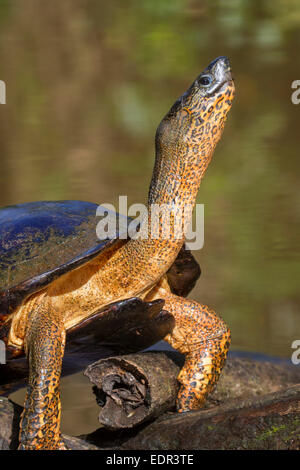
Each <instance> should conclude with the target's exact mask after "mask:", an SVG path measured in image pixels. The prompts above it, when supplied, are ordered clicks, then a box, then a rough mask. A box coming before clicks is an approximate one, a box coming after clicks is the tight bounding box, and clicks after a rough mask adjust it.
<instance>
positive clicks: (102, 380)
mask: <svg viewBox="0 0 300 470" xmlns="http://www.w3.org/2000/svg"><path fill="white" fill-rule="evenodd" d="M179 370H180V367H179V365H178V364H177V363H176V362H175V361H174V360H172V359H171V358H170V357H169V356H168V355H167V354H161V353H155V352H148V353H147V352H146V353H142V354H129V355H126V356H117V357H112V358H108V359H101V360H99V361H97V362H95V363H94V364H92V365H91V366H89V367H88V368H87V369H86V370H85V372H84V375H86V376H87V377H88V378H89V379H90V380H91V382H92V383H93V384H94V385H95V386H94V387H93V391H94V393H95V395H96V399H97V403H98V404H99V405H100V413H99V422H100V424H102V425H104V426H106V427H107V428H108V429H126V428H127V429H128V428H132V427H134V426H136V425H138V424H141V423H143V422H145V421H149V420H151V419H154V418H156V417H158V416H160V415H161V414H163V413H164V412H166V411H168V410H170V409H172V408H174V406H175V401H176V396H177V392H178V388H179V384H178V382H177V375H178V373H179Z"/></svg>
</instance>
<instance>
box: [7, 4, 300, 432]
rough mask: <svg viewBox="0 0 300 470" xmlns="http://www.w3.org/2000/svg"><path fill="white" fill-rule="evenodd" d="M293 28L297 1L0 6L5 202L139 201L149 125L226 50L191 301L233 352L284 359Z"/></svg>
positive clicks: (292, 225) (298, 38)
mask: <svg viewBox="0 0 300 470" xmlns="http://www.w3.org/2000/svg"><path fill="white" fill-rule="evenodd" d="M299 26H300V4H299V2H297V1H296V0H294V1H292V0H274V1H273V2H269V1H267V0H264V1H258V0H257V1H247V0H246V1H244V0H236V1H233V0H231V1H227V2H222V1H196V0H193V1H192V0H173V1H172V2H169V1H167V0H161V1H160V2H155V1H154V0H145V1H143V2H138V1H130V2H126V4H124V2H122V1H121V0H116V1H114V2H104V1H102V0H101V1H84V0H76V1H75V0H72V1H70V0H65V1H64V2H59V1H58V0H53V1H52V2H42V1H41V0H35V1H34V0H27V2H26V3H25V2H16V1H10V2H8V1H3V2H1V6H0V39H1V40H0V59H1V63H2V68H1V76H0V79H1V80H4V81H5V82H6V86H7V104H6V105H2V106H0V124H1V125H0V148H1V159H0V205H6V204H14V203H18V202H25V201H31V200H42V199H82V200H88V201H93V202H99V203H105V202H111V203H115V204H116V203H117V201H118V196H119V195H120V194H126V195H128V204H132V203H135V202H144V201H145V199H146V195H147V189H148V184H149V180H150V176H151V170H152V165H153V159H154V146H153V139H154V133H155V129H156V127H157V125H158V123H159V122H160V120H161V118H162V117H163V115H164V114H165V113H166V112H167V111H168V109H169V108H170V106H171V105H172V103H173V102H174V101H175V99H176V98H177V97H178V96H179V95H180V94H181V93H182V92H183V91H184V90H185V89H186V88H187V87H188V86H189V84H190V83H191V82H192V81H193V79H194V78H195V77H196V76H197V75H198V74H199V72H200V71H201V70H202V69H203V68H204V67H205V66H206V65H207V64H208V63H209V62H210V61H211V60H212V59H213V58H215V57H217V56H219V55H228V56H229V58H230V60H231V64H232V68H233V75H234V78H235V83H236V87H237V95H236V99H235V103H234V106H233V108H232V111H231V113H230V117H229V119H228V123H227V125H226V129H225V133H224V136H223V138H222V141H221V143H220V144H219V146H218V148H217V150H216V152H215V155H214V159H213V161H212V163H211V166H210V168H209V170H208V171H207V174H206V176H205V178H204V181H203V183H202V186H201V190H200V192H199V197H198V202H201V203H204V204H205V244H204V248H203V249H202V250H201V251H199V252H198V253H196V257H197V259H198V260H199V262H200V265H201V268H202V276H201V279H200V281H199V283H198V285H197V286H196V288H195V289H194V291H193V292H192V294H191V297H193V298H194V299H196V300H199V301H201V302H202V303H207V304H208V305H210V306H212V307H213V308H215V309H216V311H218V312H220V313H221V314H222V316H223V317H224V318H225V319H226V321H227V323H228V324H229V325H230V327H231V330H232V348H233V349H239V350H243V351H257V352H259V353H264V354H269V355H276V356H281V357H285V358H289V357H290V356H291V352H292V350H291V344H292V342H293V340H294V339H299V338H300V319H299V318H300V317H299V307H300V294H299V275H300V269H299V257H300V243H299V221H300V198H299V196H300V189H299V183H298V179H299V169H300V164H299V115H300V105H299V106H296V105H293V104H292V102H291V98H290V97H291V92H292V89H291V83H292V81H294V80H296V79H300V70H299V44H300V28H299ZM66 380H68V381H70V382H68V383H70V384H72V378H68V379H64V381H66ZM82 380H85V379H82ZM64 381H63V383H65V382H64ZM75 383H76V381H75V379H74V384H75ZM67 389H68V387H67ZM75 393H76V392H75V391H71V386H70V387H69V396H71V395H72V394H73V395H74V394H75ZM78 395H79V397H80V400H81V398H82V396H83V394H82V393H81V392H80V390H78ZM90 400H92V401H93V397H92V396H91V394H90ZM76 406H77V405H76ZM80 406H82V413H81V414H80V413H79V414H80V416H81V418H80V417H79V416H78V413H77V411H76V422H80V420H81V421H82V422H83V423H85V422H86V419H85V415H86V414H88V413H89V411H88V410H89V406H90V405H89V404H83V405H80ZM64 410H66V411H65V412H64V413H67V414H68V412H69V411H68V399H67V398H66V400H65V403H64ZM71 410H72V412H70V416H71V415H72V416H73V411H74V410H73V408H72V406H71ZM74 419H75V418H74ZM93 419H94V418H93ZM70 422H71V424H72V426H73V425H74V423H72V421H70ZM79 427H80V426H79ZM68 431H69V432H70V429H69V428H68ZM77 431H78V429H77Z"/></svg>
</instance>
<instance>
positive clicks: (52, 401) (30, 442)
mask: <svg viewBox="0 0 300 470" xmlns="http://www.w3.org/2000/svg"><path fill="white" fill-rule="evenodd" d="M42 308H43V306H42V305H40V306H39V308H38V311H36V312H34V313H32V314H31V316H30V318H29V320H28V327H27V334H26V338H25V350H26V354H27V357H28V361H29V379H28V388H27V394H26V398H25V404H24V410H23V413H22V417H21V424H20V434H19V449H32V450H33V449H35V450H39V449H63V448H64V444H63V442H62V441H61V439H60V414H61V404H60V396H59V382H60V374H61V366H62V358H63V354H64V347H65V336H66V335H65V329H64V326H63V322H62V319H61V318H60V316H59V315H58V314H55V313H53V312H51V311H49V310H47V311H42Z"/></svg>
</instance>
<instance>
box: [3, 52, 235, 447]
mask: <svg viewBox="0 0 300 470" xmlns="http://www.w3.org/2000/svg"><path fill="white" fill-rule="evenodd" d="M233 98H234V83H233V79H232V75H231V68H230V62H229V59H228V58H227V57H225V56H221V57H218V58H217V59H215V60H214V61H213V62H211V63H210V64H209V65H208V67H206V68H205V70H204V71H203V72H201V73H200V75H198V77H197V78H196V79H195V80H194V82H193V83H192V84H191V86H190V87H189V88H188V89H187V91H185V93H183V95H182V96H181V97H180V98H178V99H177V100H176V102H175V103H174V105H173V106H172V107H171V109H170V111H169V112H168V113H167V114H166V115H165V117H164V118H163V119H162V121H161V122H160V124H159V126H158V128H157V131H156V135H155V150H156V156H155V163H154V169H153V173H152V178H151V180H150V188H149V193H148V203H147V211H146V215H145V217H144V219H143V220H142V222H141V224H140V227H139V229H137V231H136V233H135V234H134V235H133V236H128V234H127V235H126V236H123V233H122V230H121V229H120V227H121V226H122V227H124V219H123V217H124V216H120V215H117V216H116V214H115V213H114V212H113V211H111V212H110V213H109V212H106V215H107V216H108V217H115V218H116V219H117V221H118V228H117V230H116V231H115V233H114V234H112V236H110V237H104V236H103V237H102V238H101V236H100V237H99V234H98V231H97V230H96V229H95V228H96V225H97V221H99V217H98V218H97V207H98V206H97V205H96V204H93V203H90V202H84V201H40V202H32V203H24V204H18V205H15V206H8V207H5V208H2V209H1V210H0V243H1V244H0V256H1V261H0V339H1V340H2V341H5V344H6V349H7V358H8V359H7V360H8V361H9V362H10V361H14V360H17V358H19V357H21V356H22V355H25V356H26V358H27V361H28V369H29V373H28V384H27V392H26V397H25V403H24V409H23V412H22V417H21V422H20V433H19V449H36V450H37V449H65V448H66V444H65V443H64V440H63V438H62V436H61V433H60V415H61V404H60V395H59V383H60V375H61V367H62V360H63V356H64V351H65V347H68V344H69V342H71V343H72V342H73V343H74V340H75V343H76V341H79V342H80V338H81V337H83V336H89V335H94V337H96V338H97V337H99V341H100V342H101V341H102V343H103V344H104V345H105V346H106V347H107V348H108V349H110V350H111V351H112V353H113V351H117V350H121V351H134V350H141V349H143V348H145V347H147V346H148V345H150V344H154V343H155V342H156V341H157V340H158V339H160V338H163V339H164V340H165V341H167V342H168V343H169V344H170V345H171V346H172V347H173V348H175V349H176V350H178V351H179V352H181V353H182V354H184V356H185V362H184V366H183V367H182V369H181V371H180V373H179V376H178V381H179V384H180V387H179V392H178V396H177V405H176V406H177V410H178V412H188V411H191V410H195V409H199V408H201V407H203V405H204V404H205V400H206V397H207V395H208V394H209V393H210V392H211V391H212V390H213V388H214V387H215V385H216V383H217V381H218V378H219V376H220V373H221V370H222V368H223V366H224V363H225V361H226V357H227V353H228V350H229V345H230V329H229V327H228V326H227V324H226V323H225V321H224V320H223V319H222V318H221V317H220V316H219V315H218V314H216V313H215V312H214V310H212V309H211V308H209V307H208V306H206V305H203V304H200V303H198V302H196V301H193V300H190V299H188V298H187V297H186V295H187V293H188V292H189V288H190V287H191V286H192V285H193V283H194V282H195V281H196V279H197V278H198V276H199V269H198V268H197V265H196V263H195V262H194V261H193V258H192V255H191V253H189V252H188V251H185V249H184V244H185V235H184V232H182V233H181V232H180V236H178V232H177V231H176V227H178V224H179V226H180V225H181V226H182V225H183V224H184V223H186V222H188V221H190V219H191V217H192V210H193V207H194V205H195V203H196V196H197V193H198V189H199V186H200V183H201V180H202V179H203V176H204V174H205V171H206V169H207V166H208V164H209V162H210V161H211V158H212V155H213V153H214V149H215V147H216V144H217V143H218V141H219V140H220V137H221V135H222V131H223V128H224V124H225V121H226V117H227V114H228V112H229V110H230V108H231V105H232V101H233ZM157 207H159V208H161V207H167V208H168V215H169V219H168V220H167V217H166V213H163V214H162V215H160V217H159V218H158V227H157V229H158V231H157V232H156V234H155V235H153V233H152V231H151V228H152V226H151V223H152V222H153V220H154V211H155V210H156V208H157ZM125 222H126V223H125V225H126V224H127V225H128V223H129V219H126V221H125ZM166 225H168V227H169V232H168V235H167V236H165V231H164V229H165V227H166ZM145 227H146V231H145ZM185 266H187V267H185Z"/></svg>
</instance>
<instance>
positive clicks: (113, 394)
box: [84, 353, 300, 450]
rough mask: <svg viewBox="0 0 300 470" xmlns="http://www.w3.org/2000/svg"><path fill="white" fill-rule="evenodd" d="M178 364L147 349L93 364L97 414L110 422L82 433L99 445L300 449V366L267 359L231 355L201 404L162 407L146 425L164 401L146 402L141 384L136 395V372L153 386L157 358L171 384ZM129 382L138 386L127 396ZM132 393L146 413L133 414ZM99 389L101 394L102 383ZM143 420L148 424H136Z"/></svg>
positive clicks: (169, 395) (168, 396) (167, 397)
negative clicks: (180, 409) (185, 408)
mask: <svg viewBox="0 0 300 470" xmlns="http://www.w3.org/2000/svg"><path fill="white" fill-rule="evenodd" d="M161 356H165V361H162V362H161V363H160V362H159V361H160V357H161ZM127 358H128V362H127ZM150 358H151V359H150ZM121 359H122V360H121ZM172 363H173V366H172V367H170V364H172ZM181 363H182V357H180V355H178V354H176V353H175V354H174V353H142V354H134V355H130V356H123V357H122V358H114V362H111V360H109V361H108V360H103V361H98V363H96V364H94V365H92V366H91V369H90V371H92V373H89V374H87V375H89V376H90V378H91V379H92V382H93V383H97V384H98V386H100V390H101V394H102V395H101V400H100V401H99V404H100V406H101V407H102V408H101V411H100V415H99V420H100V423H101V424H102V425H104V426H106V428H105V429H104V428H102V429H99V430H97V431H96V432H94V433H92V434H90V435H89V436H85V437H84V438H85V439H87V440H88V441H89V442H91V443H94V444H97V445H100V444H101V447H102V448H110V449H111V448H114V449H124V450H125V449H126V450H133V449H139V450H141V449H148V450H163V449H173V450H194V449H276V448H280V449H287V448H291V449H298V448H300V432H299V431H300V429H299V427H300V421H299V412H300V370H299V368H296V367H290V366H288V365H280V364H274V363H270V362H260V361H253V360H250V359H241V358H230V359H229V360H228V362H227V364H226V366H225V368H224V371H223V374H222V377H221V379H220V381H219V383H218V386H217V387H216V390H215V391H214V392H213V393H212V394H211V395H210V396H209V398H208V400H207V404H206V407H205V408H204V409H202V410H199V411H194V412H191V413H183V414H178V413H175V412H169V413H165V414H164V415H163V416H161V417H160V418H158V419H157V420H156V421H154V422H151V423H150V424H147V423H146V422H145V421H148V420H150V419H152V420H153V418H154V417H155V416H158V415H159V412H161V411H162V409H161V408H160V405H161V403H158V402H156V395H155V394H154V395H153V401H152V402H151V407H150V406H149V407H148V408H147V403H146V402H144V403H143V398H142V397H143V396H144V397H146V396H148V397H149V393H148V395H147V393H145V389H144V390H143V394H139V392H138V390H139V386H140V384H141V382H139V378H142V383H143V385H145V384H148V387H149V389H150V388H151V386H150V385H149V384H150V383H151V382H152V381H153V378H154V377H155V376H156V374H157V370H156V368H155V365H157V369H158V370H159V374H158V376H159V378H160V379H162V382H164V381H168V383H169V384H171V383H172V374H174V376H173V379H174V378H175V377H176V376H177V373H178V370H179V366H180V365H181ZM93 366H94V367H93ZM112 366H113V367H112ZM146 366H148V368H147V367H146ZM130 367H131V372H133V374H132V377H130V379H129V378H128V377H126V373H127V372H128V370H129V368H130ZM141 370H142V373H141ZM153 383H154V381H153ZM173 383H174V382H173ZM128 384H131V385H132V386H133V388H132V389H131V392H130V393H129V395H128V389H129V390H130V386H129V387H128ZM137 384H139V385H137ZM135 387H136V390H137V391H136V392H135V393H134V389H135ZM174 387H175V389H176V391H177V386H174ZM162 390H163V394H164V395H163V396H164V403H165V404H168V406H169V409H170V410H172V409H173V410H174V407H175V398H176V394H174V393H173V391H172V390H171V388H170V386H169V387H168V386H167V387H166V388H165V389H164V388H162ZM123 393H124V394H123ZM131 393H132V394H133V396H134V397H135V396H137V395H139V404H138V405H137V408H136V409H140V410H142V412H141V413H140V412H139V413H137V416H136V417H134V415H132V414H131V413H132V411H133V410H134V406H135V405H136V403H135V404H134V400H132V402H131V403H128V405H129V407H128V408H126V406H127V400H128V397H130V395H131ZM105 394H106V397H105ZM96 396H98V397H99V396H100V394H99V389H98V390H96ZM129 401H130V400H129ZM148 403H149V402H148ZM156 406H157V409H155V407H156ZM139 420H140V423H143V424H140V425H139V426H137V427H135V428H132V426H133V424H137V423H138V422H139ZM126 427H127V430H125V428H126ZM117 428H119V430H116V429H117ZM112 429H115V431H112Z"/></svg>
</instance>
